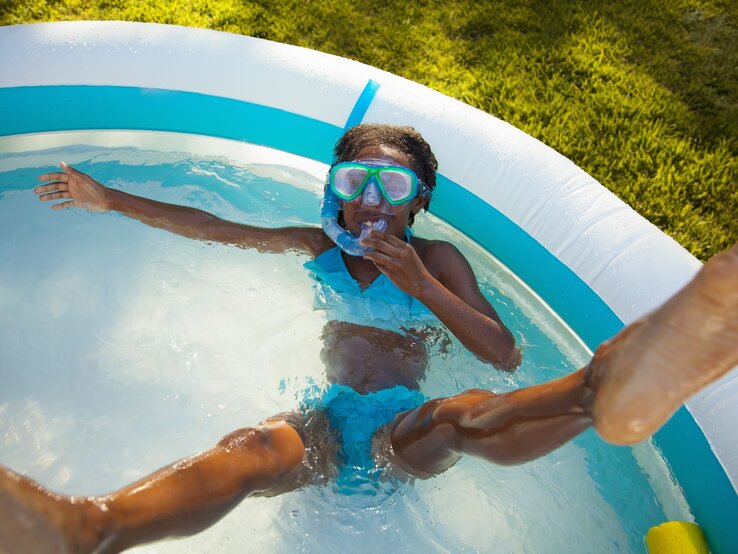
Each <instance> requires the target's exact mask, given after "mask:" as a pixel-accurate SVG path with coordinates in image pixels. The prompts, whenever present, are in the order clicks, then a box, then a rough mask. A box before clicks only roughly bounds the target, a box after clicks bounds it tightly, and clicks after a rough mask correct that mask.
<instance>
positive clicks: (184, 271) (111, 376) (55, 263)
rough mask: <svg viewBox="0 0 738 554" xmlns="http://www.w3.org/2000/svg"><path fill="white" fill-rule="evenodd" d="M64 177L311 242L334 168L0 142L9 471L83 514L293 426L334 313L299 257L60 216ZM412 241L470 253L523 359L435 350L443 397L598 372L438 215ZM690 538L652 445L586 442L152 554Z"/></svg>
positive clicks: (262, 510) (220, 143)
mask: <svg viewBox="0 0 738 554" xmlns="http://www.w3.org/2000/svg"><path fill="white" fill-rule="evenodd" d="M59 160H64V161H66V162H68V163H70V164H72V165H74V166H75V167H77V168H78V169H80V170H81V171H84V172H87V173H90V174H91V175H92V176H93V177H95V178H96V179H98V180H100V181H101V182H103V183H105V184H108V185H109V186H112V187H115V188H121V189H123V190H125V191H127V192H131V193H134V194H140V195H144V196H147V197H150V198H155V199H158V200H163V201H166V202H172V203H177V204H186V205H190V206H194V207H198V208H201V209H204V210H207V211H210V212H212V213H215V214H216V215H219V216H221V217H225V218H228V219H232V220H236V221H242V222H248V223H250V224H254V225H262V226H271V227H274V226H282V225H302V224H305V225H317V224H318V221H319V217H318V203H319V198H320V191H321V190H322V181H323V175H324V172H325V166H322V165H321V164H317V163H315V162H311V161H308V160H303V159H299V158H296V157H294V156H290V155H287V154H284V153H279V152H274V151H271V150H267V149H264V148H259V147H254V146H251V145H243V144H239V143H233V142H229V141H224V140H219V139H212V138H205V137H193V136H182V135H175V134H169V133H143V132H142V133H124V132H107V133H99V132H85V133H55V134H47V135H34V136H28V137H16V138H13V137H10V138H5V139H0V382H2V384H3V386H2V387H0V463H2V464H4V465H7V466H10V467H12V468H14V469H16V470H18V471H21V472H23V473H25V474H27V475H29V476H30V477H32V478H34V479H36V480H38V481H39V482H41V483H42V484H44V485H46V486H48V487H50V488H52V489H53V490H56V491H58V492H62V493H67V494H84V495H89V494H99V493H103V492H108V491H110V490H112V489H115V488H118V487H120V486H122V485H124V484H126V483H128V482H130V481H132V480H135V479H138V478H140V477H141V476H143V475H145V474H147V473H150V472H151V471H154V470H155V469H157V468H159V467H161V466H163V465H166V464H168V463H170V462H171V461H174V460H175V459H178V458H181V457H184V456H187V455H190V454H193V453H195V452H198V451H201V450H204V449H206V448H209V447H211V446H212V445H213V444H214V443H215V442H216V441H217V440H218V439H219V438H220V437H222V436H223V435H225V434H226V433H228V432H230V431H232V430H234V429H236V428H240V427H244V426H248V425H250V424H253V423H256V422H258V421H259V420H261V419H263V418H265V417H267V416H270V415H272V414H275V413H278V412H283V411H287V410H292V409H295V408H296V407H297V406H298V405H299V403H300V400H301V395H302V393H303V391H304V390H305V389H306V388H307V387H310V386H312V385H313V384H315V383H318V384H323V383H324V382H325V379H324V375H323V371H322V367H321V362H320V357H319V352H320V341H319V337H320V334H321V330H322V326H323V324H324V323H325V315H324V314H323V313H322V312H319V311H315V310H314V309H313V288H312V287H313V284H312V282H311V280H310V278H309V276H308V274H307V272H306V271H305V270H304V269H303V268H302V264H303V263H304V262H305V261H307V258H306V257H305V256H300V255H295V254H286V255H274V254H259V253H257V252H255V251H248V250H241V249H238V248H233V247H229V246H225V245H220V244H207V243H202V242H197V241H192V240H188V239H185V238H183V237H179V236H176V235H173V234H169V233H166V232H164V231H161V230H157V229H152V228H149V227H146V226H145V225H142V224H140V223H138V222H136V221H133V220H130V219H127V218H125V217H122V216H119V215H116V214H91V213H88V212H84V211H80V210H64V211H61V212H55V211H52V210H51V209H50V207H49V205H47V204H42V203H40V202H39V201H38V200H37V199H36V195H35V194H33V192H32V189H33V187H34V186H36V185H37V184H38V183H37V181H36V177H37V176H38V175H39V174H41V173H44V172H47V171H50V170H53V167H54V166H58V162H59ZM414 229H415V232H416V233H417V234H418V235H420V236H426V237H430V236H433V237H437V238H441V239H445V240H449V241H451V242H453V243H454V244H456V245H457V246H458V247H459V248H460V249H461V250H462V252H463V253H464V254H465V255H466V256H467V257H468V258H469V260H470V262H471V264H472V267H473V268H474V270H475V273H476V274H477V277H478V279H479V281H480V285H481V288H482V291H483V292H484V294H485V295H486V296H487V297H488V298H489V299H490V301H491V302H492V304H493V305H494V307H495V309H496V310H497V311H498V313H499V314H500V315H501V317H502V318H503V320H504V321H505V323H506V324H507V325H508V326H509V327H510V328H511V329H512V331H513V333H514V334H515V335H516V337H517V338H518V340H519V342H520V343H521V344H522V345H523V347H524V350H523V357H524V358H523V359H524V362H523V364H522V366H521V368H520V369H519V370H518V371H517V372H516V373H515V374H512V375H510V374H507V373H503V372H498V371H496V370H495V369H494V368H492V367H491V366H488V365H486V364H483V363H481V362H479V361H478V360H477V359H476V358H475V357H474V356H473V355H471V354H469V353H468V352H467V351H466V350H465V349H464V348H463V347H462V346H461V345H460V344H459V343H458V341H456V340H455V339H452V341H451V344H450V345H448V344H446V345H443V346H442V345H441V344H440V343H439V344H438V345H436V346H435V347H433V349H432V356H431V367H430V369H429V371H428V375H427V379H426V381H425V383H424V384H423V392H424V393H425V394H426V395H427V396H430V397H434V396H446V395H450V394H455V393H457V392H460V391H462V390H465V389H468V388H474V387H481V388H488V389H491V390H494V391H497V392H503V391H509V390H514V389H516V388H519V387H521V386H527V385H531V384H534V383H540V382H542V381H546V380H550V379H553V378H556V377H559V376H562V375H564V374H566V373H568V372H571V371H573V370H574V369H577V368H578V367H581V366H582V365H583V364H584V363H586V361H587V360H588V359H589V356H590V354H591V353H590V352H588V351H587V349H586V348H585V347H584V346H583V345H582V343H581V342H580V341H579V340H578V338H577V337H576V336H575V335H574V334H573V333H572V332H571V331H570V330H569V329H568V328H567V327H566V326H565V325H564V324H563V323H562V322H561V321H560V320H559V318H558V317H557V316H556V315H555V314H553V313H551V312H550V310H549V309H548V308H547V307H546V306H545V305H544V304H543V302H541V301H540V299H539V298H538V297H537V296H536V295H535V294H534V293H533V292H532V291H530V290H529V289H528V288H527V287H526V286H525V285H524V284H523V283H521V282H520V281H519V280H518V279H517V278H516V277H515V276H514V275H512V274H511V273H510V272H509V271H508V270H507V269H506V268H504V267H503V266H501V265H500V264H499V263H498V262H497V261H496V260H495V259H494V258H493V257H492V256H490V255H489V254H488V253H486V252H485V251H483V250H482V249H480V248H479V247H478V246H476V245H475V244H474V243H473V242H472V241H470V240H469V239H467V238H466V237H464V236H463V235H461V234H460V233H458V232H457V231H455V230H454V229H453V228H451V227H449V226H448V225H447V224H445V223H444V222H442V221H440V220H438V219H437V218H435V217H433V216H432V215H430V214H421V215H420V216H419V217H418V218H417V221H416V225H415V228H414ZM668 519H682V520H691V519H692V517H691V515H690V513H689V509H688V507H687V504H686V502H685V501H684V498H683V496H682V493H681V490H680V489H679V487H678V485H677V484H676V483H674V481H673V478H672V477H671V475H670V474H669V471H668V468H667V465H666V463H665V462H664V461H663V459H662V458H661V456H660V454H659V453H658V452H657V450H656V449H655V448H654V447H653V445H652V444H650V443H648V442H646V443H642V444H640V445H637V446H635V447H614V446H610V445H607V444H606V443H604V442H602V441H601V440H599V439H598V438H597V436H596V435H595V434H594V433H593V432H592V431H587V432H585V433H583V434H582V435H581V436H580V437H578V438H577V439H576V440H574V441H573V442H572V443H570V444H568V445H566V446H564V447H562V448H560V449H559V450H557V451H556V452H553V453H551V454H549V455H548V456H546V457H544V458H542V459H539V460H536V461H533V462H530V463H527V464H525V465H522V466H516V467H499V466H494V465H491V464H488V463H485V462H483V461H481V460H478V459H473V458H466V459H463V460H461V461H460V462H459V463H458V464H457V465H456V466H455V467H453V468H452V469H451V470H449V471H448V472H446V473H445V474H443V475H441V476H439V477H436V478H434V479H431V480H428V481H421V482H416V483H414V484H402V485H399V484H398V485H397V486H396V487H393V488H392V489H391V490H389V491H384V492H383V493H382V494H376V495H361V494H359V495H345V494H342V493H341V492H340V491H338V490H337V489H336V487H335V486H332V485H328V486H325V487H313V488H306V489H304V490H301V491H297V492H294V493H290V494H288V495H284V496H282V497H277V498H271V499H263V498H261V499H247V500H246V501H244V502H243V503H242V504H241V505H240V506H238V507H237V508H236V509H235V510H234V511H233V512H232V513H231V514H229V515H228V516H227V517H226V518H224V519H223V520H222V521H221V522H219V523H218V524H216V525H215V526H214V527H212V528H211V529H209V530H207V531H206V532H204V533H202V534H200V535H198V536H196V537H191V538H187V539H184V540H183V541H179V540H177V541H168V542H163V543H157V544H153V545H147V546H144V547H140V548H139V549H137V550H138V551H141V552H218V553H220V552H234V553H235V552H316V551H322V552H343V551H346V550H348V549H351V550H352V551H353V552H376V551H388V552H428V551H448V552H515V553H519V552H531V553H546V552H551V553H560V552H587V553H591V552H598V553H606V552H642V551H643V537H644V535H645V533H646V532H647V530H648V529H649V528H650V527H651V526H653V525H657V524H659V523H661V522H663V521H666V520H668Z"/></svg>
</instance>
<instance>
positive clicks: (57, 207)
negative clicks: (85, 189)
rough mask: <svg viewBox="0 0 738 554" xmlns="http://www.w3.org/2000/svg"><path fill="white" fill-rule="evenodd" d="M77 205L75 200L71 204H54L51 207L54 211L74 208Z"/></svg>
mask: <svg viewBox="0 0 738 554" xmlns="http://www.w3.org/2000/svg"><path fill="white" fill-rule="evenodd" d="M74 207H75V204H74V201H73V200H70V201H69V202H60V203H59V204H54V205H53V206H51V209H52V210H65V209H67V208H74Z"/></svg>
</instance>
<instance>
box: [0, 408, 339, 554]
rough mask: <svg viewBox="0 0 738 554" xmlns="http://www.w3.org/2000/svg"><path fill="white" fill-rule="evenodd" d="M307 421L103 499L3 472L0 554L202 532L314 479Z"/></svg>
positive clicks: (280, 425)
mask: <svg viewBox="0 0 738 554" xmlns="http://www.w3.org/2000/svg"><path fill="white" fill-rule="evenodd" d="M305 421H306V418H305V417H303V416H302V415H301V414H285V415H280V416H275V417H274V418H269V419H267V420H266V421H264V422H263V423H262V424H260V425H258V426H256V427H253V428H246V429H241V430H238V431H235V432H233V433H231V434H229V435H227V436H225V437H224V438H223V439H222V440H221V441H220V442H219V443H218V444H217V445H216V446H215V447H214V448H212V449H211V450H208V451H206V452H203V453H202V454H198V455H196V456H193V457H191V458H185V459H183V460H180V461H178V462H176V463H174V464H172V465H170V466H167V467H165V468H162V469H160V470H158V471H156V472H154V473H152V474H151V475H149V476H147V477H144V478H143V479H141V480H139V481H137V482H135V483H133V484H131V485H128V486H126V487H124V488H122V489H120V490H118V491H115V492H113V493H111V494H108V495H104V496H94V497H82V496H63V495H58V494H54V493H52V492H50V491H48V490H46V489H45V488H43V487H42V486H41V485H39V484H38V483H36V482H34V481H32V480H30V479H28V478H26V477H23V476H21V475H19V474H17V473H15V472H12V471H10V470H8V469H5V468H3V467H2V466H0V552H4V553H5V552H8V553H12V552H24V553H25V552H96V553H97V552H119V551H121V550H124V549H126V548H130V547H132V546H134V545H137V544H143V543H147V542H151V541H155V540H158V539H161V538H165V537H172V536H183V535H191V534H194V533H197V532H199V531H202V530H203V529H205V528H207V527H209V526H210V525H212V524H214V523H215V522H216V521H218V520H219V519H221V518H222V517H223V516H224V515H226V514H227V513H228V512H229V511H230V510H232V509H233V508H234V507H235V506H236V505H237V504H238V503H239V502H241V501H242V500H243V499H244V498H246V497H248V496H274V495H276V494H281V493H283V492H288V491H290V490H294V489H297V488H299V487H300V486H302V485H303V484H305V483H306V482H308V481H310V480H311V479H312V478H313V477H314V476H313V475H312V474H313V473H317V472H318V471H319V470H318V468H316V467H315V466H316V465H317V464H316V460H311V461H310V462H306V458H309V457H312V456H315V455H316V450H317V449H313V450H311V451H310V452H308V453H306V442H307V443H308V448H309V449H310V448H311V447H312V445H311V444H310V443H313V442H316V441H314V440H313V438H314V437H313V436H312V434H313V432H314V431H315V429H307V430H306V429H305V428H306V427H307V426H308V425H310V424H305ZM312 421H314V420H312ZM298 429H299V432H298ZM316 438H317V437H316ZM325 440H326V437H322V441H320V442H324V441H325ZM322 462H323V461H322V460H319V461H317V463H318V464H319V463H322ZM326 463H328V462H326Z"/></svg>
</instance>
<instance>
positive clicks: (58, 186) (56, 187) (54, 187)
mask: <svg viewBox="0 0 738 554" xmlns="http://www.w3.org/2000/svg"><path fill="white" fill-rule="evenodd" d="M68 190H69V185H67V184H66V183H62V182H59V181H57V182H55V183H49V184H48V185H41V186H38V187H36V188H35V189H33V192H35V193H36V194H41V193H44V192H57V191H58V192H67V191H68Z"/></svg>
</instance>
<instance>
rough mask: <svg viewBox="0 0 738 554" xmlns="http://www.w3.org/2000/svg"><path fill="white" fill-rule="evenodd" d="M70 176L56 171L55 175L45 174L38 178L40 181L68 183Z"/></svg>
mask: <svg viewBox="0 0 738 554" xmlns="http://www.w3.org/2000/svg"><path fill="white" fill-rule="evenodd" d="M68 179H69V175H67V174H66V173H64V172H62V171H56V172H54V173H44V174H43V175H39V176H38V180H39V181H67V180H68Z"/></svg>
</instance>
